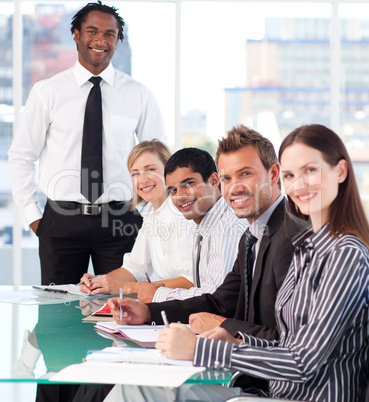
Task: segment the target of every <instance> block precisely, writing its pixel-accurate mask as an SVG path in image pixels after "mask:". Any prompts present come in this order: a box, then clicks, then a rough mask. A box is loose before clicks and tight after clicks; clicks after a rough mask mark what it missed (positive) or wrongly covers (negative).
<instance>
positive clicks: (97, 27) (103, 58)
mask: <svg viewBox="0 0 369 402" xmlns="http://www.w3.org/2000/svg"><path fill="white" fill-rule="evenodd" d="M118 33H119V27H118V22H117V20H116V19H115V17H114V16H113V15H111V14H107V13H103V12H101V11H90V12H89V13H88V14H87V16H86V20H85V21H84V22H82V24H81V30H80V31H78V30H77V29H75V30H74V41H75V42H76V44H77V47H78V61H79V62H80V63H81V65H82V66H83V67H85V68H86V69H87V70H89V71H91V73H92V74H94V75H98V74H100V73H101V71H103V70H104V69H105V68H106V67H107V66H108V65H109V63H110V60H111V59H112V57H113V55H114V52H115V49H116V47H117V44H118V40H119V37H118Z"/></svg>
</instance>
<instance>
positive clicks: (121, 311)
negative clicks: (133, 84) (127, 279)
mask: <svg viewBox="0 0 369 402" xmlns="http://www.w3.org/2000/svg"><path fill="white" fill-rule="evenodd" d="M119 299H120V300H123V289H122V288H119ZM119 309H120V320H121V321H122V319H123V307H122V306H120V307H119Z"/></svg>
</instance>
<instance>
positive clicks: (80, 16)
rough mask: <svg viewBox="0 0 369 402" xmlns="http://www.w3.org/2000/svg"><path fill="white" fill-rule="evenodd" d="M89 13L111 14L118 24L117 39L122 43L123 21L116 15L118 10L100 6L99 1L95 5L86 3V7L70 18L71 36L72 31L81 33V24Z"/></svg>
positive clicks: (112, 7)
mask: <svg viewBox="0 0 369 402" xmlns="http://www.w3.org/2000/svg"><path fill="white" fill-rule="evenodd" d="M91 11H101V12H102V13H107V14H111V15H112V16H113V17H114V18H115V19H116V20H117V23H118V38H119V39H120V40H121V41H123V39H124V36H123V29H124V25H125V23H124V20H123V18H122V17H121V16H120V15H119V14H118V12H117V11H118V9H117V8H116V7H114V6H111V7H109V6H106V5H105V4H102V3H101V1H100V0H99V1H98V2H97V3H88V4H87V5H86V6H84V7H83V8H81V9H80V10H79V11H77V13H76V14H75V16H74V17H73V18H72V23H71V24H72V26H71V29H70V30H71V32H72V35H73V34H74V30H75V29H77V30H78V31H81V25H82V22H84V21H85V20H86V17H87V15H88V13H89V12H91Z"/></svg>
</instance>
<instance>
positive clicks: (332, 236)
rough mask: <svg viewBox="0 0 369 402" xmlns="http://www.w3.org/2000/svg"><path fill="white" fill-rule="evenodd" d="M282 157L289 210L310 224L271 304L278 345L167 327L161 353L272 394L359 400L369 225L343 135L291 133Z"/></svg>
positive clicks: (364, 373) (366, 354) (368, 327)
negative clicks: (231, 373) (253, 381)
mask: <svg viewBox="0 0 369 402" xmlns="http://www.w3.org/2000/svg"><path fill="white" fill-rule="evenodd" d="M279 158H280V161H281V164H282V172H283V179H284V185H285V189H286V193H287V196H288V200H289V204H290V208H291V213H293V214H294V215H296V216H298V217H300V218H303V219H307V218H308V217H310V220H311V223H312V226H311V228H310V229H307V230H305V231H304V232H303V233H301V234H299V235H298V236H297V237H296V238H294V239H293V244H294V247H295V252H294V257H293V261H292V262H291V266H290V269H289V272H288V274H287V277H286V279H285V281H284V283H283V285H282V288H281V290H280V292H279V294H278V297H277V301H276V307H275V314H276V318H277V324H278V328H279V335H280V339H279V341H274V342H271V341H267V340H263V339H259V338H256V337H253V336H250V335H247V334H243V333H240V334H239V338H240V339H235V338H233V337H231V336H230V334H229V333H227V332H226V331H225V330H224V329H222V328H219V329H218V330H216V331H215V332H214V331H213V332H212V333H211V334H210V333H209V334H205V335H207V336H208V337H207V338H198V339H196V337H194V335H193V334H192V333H191V332H190V331H189V330H188V329H187V328H186V327H184V326H181V325H178V324H171V326H170V327H169V328H167V329H164V330H163V331H162V333H161V335H160V338H159V342H158V343H157V348H160V349H162V350H163V353H164V354H165V355H166V356H167V357H171V358H177V359H178V358H181V359H193V361H194V364H195V365H197V366H206V367H210V368H222V367H225V368H229V367H230V368H233V369H237V370H241V371H244V372H246V373H248V374H251V375H253V376H257V377H261V378H265V379H268V380H270V396H272V397H276V398H285V399H293V400H303V401H336V402H342V401H346V402H354V401H360V400H362V399H361V398H362V391H363V389H364V386H365V383H366V381H367V380H368V369H367V368H368V359H369V339H368V338H369V251H368V246H369V225H368V221H367V218H366V216H365V213H364V209H363V207H362V204H361V201H360V196H359V192H358V189H357V185H356V182H355V177H354V172H353V168H352V164H351V161H350V158H349V155H348V153H347V150H346V148H345V146H344V145H343V143H342V141H341V139H340V138H339V137H338V135H337V134H335V133H334V132H333V131H331V130H330V129H328V128H326V127H324V126H321V125H309V126H303V127H300V128H298V129H296V130H294V131H293V132H292V133H291V134H289V135H288V136H287V137H286V138H285V140H284V141H283V143H282V145H281V148H280V151H279ZM184 345H186V346H187V347H185V346H184Z"/></svg>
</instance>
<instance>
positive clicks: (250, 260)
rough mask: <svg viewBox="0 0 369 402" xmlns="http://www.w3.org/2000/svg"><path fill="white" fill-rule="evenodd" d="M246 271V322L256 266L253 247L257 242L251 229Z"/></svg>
mask: <svg viewBox="0 0 369 402" xmlns="http://www.w3.org/2000/svg"><path fill="white" fill-rule="evenodd" d="M245 236H246V237H245V269H244V283H245V321H246V320H247V317H248V313H249V298H250V291H251V283H252V270H253V265H254V253H253V252H252V246H253V245H254V244H255V243H256V242H257V240H258V239H257V237H255V236H254V235H253V234H252V233H251V232H250V230H249V229H247V230H246V232H245Z"/></svg>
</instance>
